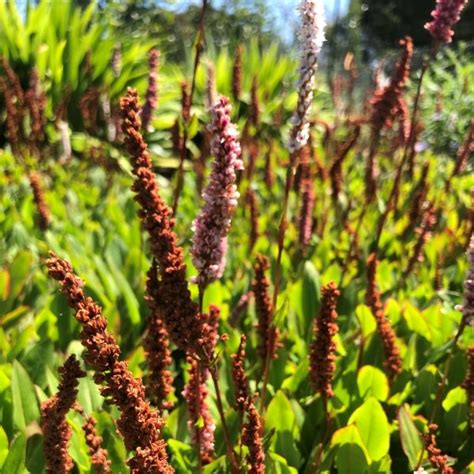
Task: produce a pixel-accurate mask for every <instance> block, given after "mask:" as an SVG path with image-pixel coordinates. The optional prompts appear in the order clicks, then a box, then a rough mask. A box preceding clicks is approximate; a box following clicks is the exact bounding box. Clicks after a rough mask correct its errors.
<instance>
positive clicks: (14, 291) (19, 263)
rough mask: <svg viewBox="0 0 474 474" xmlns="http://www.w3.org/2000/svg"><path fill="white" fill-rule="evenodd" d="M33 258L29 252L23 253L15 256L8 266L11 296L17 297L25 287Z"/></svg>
mask: <svg viewBox="0 0 474 474" xmlns="http://www.w3.org/2000/svg"><path fill="white" fill-rule="evenodd" d="M32 263H33V257H32V255H31V253H30V252H27V251H23V252H20V253H18V254H17V256H16V257H15V258H14V260H13V262H12V264H11V266H10V276H11V296H13V297H17V296H18V294H19V293H20V292H21V290H22V289H23V287H24V286H25V283H26V280H27V279H28V278H29V276H30V274H31V266H32Z"/></svg>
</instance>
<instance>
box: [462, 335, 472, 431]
mask: <svg viewBox="0 0 474 474" xmlns="http://www.w3.org/2000/svg"><path fill="white" fill-rule="evenodd" d="M461 386H462V388H464V390H466V394H467V401H468V403H469V426H470V427H471V430H474V344H471V345H470V346H469V348H468V350H467V374H466V378H465V379H464V382H463V383H462V385H461Z"/></svg>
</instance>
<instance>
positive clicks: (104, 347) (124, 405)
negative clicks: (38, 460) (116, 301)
mask: <svg viewBox="0 0 474 474" xmlns="http://www.w3.org/2000/svg"><path fill="white" fill-rule="evenodd" d="M46 264H47V266H48V273H49V276H50V277H51V278H53V279H55V280H57V281H58V282H59V284H60V285H61V290H62V292H63V293H64V294H65V296H66V298H67V301H68V304H69V306H70V307H71V308H73V309H74V311H75V313H76V314H75V316H76V319H77V321H78V322H79V323H80V324H81V325H82V331H81V333H80V339H81V343H82V345H83V346H84V347H85V353H84V360H85V362H86V363H87V364H88V365H90V366H91V367H92V368H93V369H94V371H95V373H94V380H95V382H96V383H97V384H99V385H103V386H102V388H101V393H102V395H103V396H104V397H105V398H106V399H108V401H109V403H112V404H114V405H116V406H117V407H118V408H119V410H120V418H119V419H118V421H117V426H118V430H119V432H120V433H121V434H122V436H123V438H124V441H125V447H126V448H127V449H128V450H129V451H133V452H134V454H133V456H132V458H131V459H129V460H128V462H127V464H128V466H129V467H130V471H131V472H132V473H133V474H138V473H140V472H155V473H160V474H171V473H173V472H174V470H173V468H172V467H171V466H170V465H169V464H168V460H167V454H166V445H165V442H164V441H163V440H162V439H161V438H160V430H161V427H162V425H163V422H162V420H161V418H160V417H159V415H158V413H157V412H156V411H154V410H152V409H151V407H150V405H149V403H148V402H147V401H146V399H145V389H144V387H143V384H142V381H141V380H140V379H135V378H134V377H133V375H132V373H131V372H130V370H129V369H128V365H127V363H126V362H124V361H119V357H120V348H119V346H118V345H117V343H116V341H115V338H114V337H113V336H112V335H111V334H110V333H108V332H107V329H106V328H107V320H106V319H105V318H104V316H103V315H102V308H101V307H100V306H99V305H98V304H96V303H95V302H94V301H93V300H92V299H91V298H89V297H86V296H85V294H84V291H83V289H82V288H83V286H84V282H83V281H82V280H81V279H80V278H78V277H77V276H76V275H75V274H74V273H73V270H72V267H71V265H70V263H69V262H67V261H65V260H61V259H60V258H58V257H57V256H55V255H54V254H53V253H51V254H50V258H49V260H47V262H46ZM55 472H57V471H55Z"/></svg>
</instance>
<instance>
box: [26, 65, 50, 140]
mask: <svg viewBox="0 0 474 474" xmlns="http://www.w3.org/2000/svg"><path fill="white" fill-rule="evenodd" d="M25 102H26V106H27V107H28V109H29V112H30V117H31V138H32V139H33V140H35V141H37V142H39V141H41V140H42V139H43V137H44V127H45V125H46V117H45V115H44V113H45V109H46V94H45V92H44V91H43V90H42V89H41V86H40V80H39V75H38V70H37V69H36V68H33V69H32V70H31V72H30V83H29V89H28V90H27V91H26V94H25Z"/></svg>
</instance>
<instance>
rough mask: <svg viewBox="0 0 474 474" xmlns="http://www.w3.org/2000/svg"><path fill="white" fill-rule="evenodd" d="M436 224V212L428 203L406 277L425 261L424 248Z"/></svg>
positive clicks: (418, 229) (417, 229)
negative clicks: (418, 264) (419, 263)
mask: <svg viewBox="0 0 474 474" xmlns="http://www.w3.org/2000/svg"><path fill="white" fill-rule="evenodd" d="M435 224H436V210H435V208H434V206H433V204H431V203H426V209H425V210H424V212H423V218H422V221H421V224H420V226H419V227H417V228H416V230H415V233H416V234H417V236H418V238H417V240H416V243H415V247H414V249H413V253H412V255H411V257H410V260H409V261H408V266H407V269H406V271H405V275H409V274H410V273H411V272H412V270H413V269H414V268H415V265H416V264H417V263H418V262H421V261H423V258H424V257H423V253H422V252H423V247H424V246H425V244H426V242H427V241H428V239H429V238H430V235H431V230H432V229H433V227H434V225H435Z"/></svg>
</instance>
